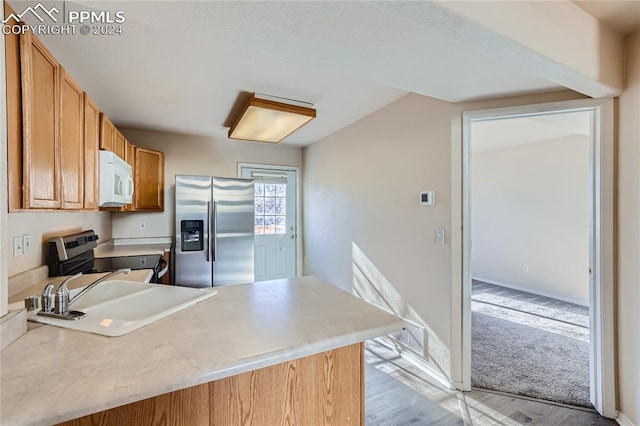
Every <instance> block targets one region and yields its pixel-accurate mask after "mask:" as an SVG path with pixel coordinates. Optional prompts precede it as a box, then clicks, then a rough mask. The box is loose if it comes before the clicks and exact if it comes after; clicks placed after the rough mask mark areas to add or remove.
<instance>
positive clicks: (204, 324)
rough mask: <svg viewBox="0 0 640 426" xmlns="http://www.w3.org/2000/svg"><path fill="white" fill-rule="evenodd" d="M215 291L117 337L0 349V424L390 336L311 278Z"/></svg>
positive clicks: (61, 414) (26, 340) (386, 327)
mask: <svg viewBox="0 0 640 426" xmlns="http://www.w3.org/2000/svg"><path fill="white" fill-rule="evenodd" d="M218 290H219V294H218V295H217V296H216V297H214V298H212V299H208V300H206V301H204V302H201V303H199V304H197V305H195V306H192V307H190V308H188V309H185V310H184V311H181V312H178V313H176V314H174V315H171V316H169V317H167V318H164V319H162V320H160V321H158V322H156V323H154V324H151V325H148V326H146V327H144V328H142V329H140V330H138V331H135V332H133V333H130V334H128V335H125V336H122V337H116V338H109V337H103V336H97V335H93V334H88V333H82V332H77V331H71V330H65V329H61V328H56V327H50V326H43V327H38V328H35V329H33V330H30V331H29V332H27V334H26V335H24V336H23V337H22V338H20V339H19V340H18V341H16V342H15V343H13V344H12V345H11V346H9V347H8V348H7V349H5V350H4V351H3V352H2V353H0V369H1V371H2V375H1V377H0V390H1V394H0V424H3V425H4V424H7V425H22V424H52V423H58V422H62V421H66V420H70V419H73V418H77V417H81V416H85V415H87V414H91V413H94V412H98V411H102V410H106V409H109V408H113V407H117V406H120V405H123V404H128V403H131V402H135V401H139V400H142V399H146V398H150V397H153V396H157V395H161V394H164V393H167V392H172V391H175V390H179V389H184V388H187V387H191V386H196V385H199V384H202V383H207V382H210V381H213V380H217V379H220V378H224V377H228V376H232V375H236V374H240V373H244V372H247V371H251V370H255V369H258V368H263V367H268V366H271V365H275V364H279V363H282V362H285V361H289V360H292V359H296V358H300V357H304V356H308V355H312V354H316V353H319V352H324V351H327V350H331V349H335V348H338V347H342V346H346V345H350V344H353V343H357V342H361V341H364V340H367V339H370V338H373V337H378V336H382V335H386V334H389V333H393V332H396V331H399V330H400V329H402V328H403V327H404V321H402V320H401V319H400V318H398V317H395V316H393V315H390V314H388V313H386V312H384V311H382V310H380V309H377V308H375V307H374V306H372V305H369V304H367V303H365V302H363V301H361V300H359V299H357V298H355V297H354V296H352V295H350V294H349V293H346V292H344V291H342V290H340V289H338V288H336V287H334V286H332V285H330V284H327V283H325V282H324V281H322V280H319V279H318V278H315V277H303V278H298V279H294V280H277V281H268V282H262V283H257V284H246V285H237V286H228V287H219V288H218Z"/></svg>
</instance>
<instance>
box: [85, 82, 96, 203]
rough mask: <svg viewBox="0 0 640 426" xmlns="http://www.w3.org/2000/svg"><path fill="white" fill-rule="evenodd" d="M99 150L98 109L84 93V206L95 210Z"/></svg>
mask: <svg viewBox="0 0 640 426" xmlns="http://www.w3.org/2000/svg"><path fill="white" fill-rule="evenodd" d="M98 151H100V110H99V109H98V107H97V106H96V104H95V103H94V102H93V101H92V100H91V98H90V97H89V95H87V94H86V93H85V94H84V208H85V209H87V210H96V209H97V208H98V197H99V193H100V187H99V182H98V164H99V161H100V160H99V158H98Z"/></svg>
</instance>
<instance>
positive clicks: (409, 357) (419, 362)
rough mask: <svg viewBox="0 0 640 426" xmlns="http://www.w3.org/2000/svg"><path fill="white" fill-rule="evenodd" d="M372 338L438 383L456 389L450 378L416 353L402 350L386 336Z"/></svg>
mask: <svg viewBox="0 0 640 426" xmlns="http://www.w3.org/2000/svg"><path fill="white" fill-rule="evenodd" d="M373 340H375V341H377V342H379V343H381V344H385V345H387V346H388V345H391V346H392V347H393V348H394V349H395V350H396V351H397V352H398V354H399V355H400V356H401V357H402V358H404V359H405V360H406V361H408V362H410V363H411V364H413V365H415V366H416V367H418V368H419V369H420V370H422V372H423V373H425V374H427V375H428V376H429V377H431V378H432V379H434V380H435V381H437V382H438V383H440V384H441V385H442V386H444V387H445V388H447V389H449V390H456V388H455V387H454V386H453V385H452V383H451V380H449V378H448V377H446V376H445V375H444V374H442V373H440V372H439V371H438V370H436V369H435V368H433V367H432V366H430V365H429V363H427V362H426V361H425V360H424V359H422V358H421V357H419V356H418V355H415V354H413V353H411V352H409V351H407V350H403V348H402V347H401V346H400V345H398V344H396V343H395V342H393V341H392V340H391V339H389V338H388V337H385V336H382V337H377V338H375V339H373Z"/></svg>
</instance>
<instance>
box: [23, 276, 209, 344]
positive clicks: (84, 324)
mask: <svg viewBox="0 0 640 426" xmlns="http://www.w3.org/2000/svg"><path fill="white" fill-rule="evenodd" d="M81 290H82V289H76V290H75V292H79V291H81ZM217 293H218V292H217V291H216V290H214V289H213V288H207V289H199V288H189V287H176V286H166V285H158V284H142V283H139V282H130V281H120V280H114V281H105V282H103V283H101V284H99V285H98V286H96V287H95V288H93V289H92V290H91V291H90V292H88V293H87V294H86V295H84V296H82V298H80V299H78V301H77V302H76V303H75V304H74V305H73V309H74V310H78V311H82V312H85V313H86V314H87V315H86V317H85V318H84V319H82V320H79V321H65V320H60V319H55V318H48V317H42V316H39V315H35V313H34V314H31V315H30V317H29V319H30V320H31V321H35V322H39V323H43V324H49V325H54V326H57V327H63V328H68V329H72V330H78V331H86V332H89V333H95V334H101V335H103V336H112V337H115V336H122V335H124V334H127V333H130V332H132V331H134V330H137V329H139V328H141V327H144V326H145V325H148V324H151V323H153V322H155V321H158V320H159V319H162V318H164V317H166V316H168V315H171V314H174V313H176V312H178V311H181V310H182V309H185V308H187V307H189V306H191V305H194V304H196V303H198V302H200V301H202V300H205V299H208V298H210V297H213V296H215V295H216V294H217ZM71 296H72V297H73V293H72V295H71Z"/></svg>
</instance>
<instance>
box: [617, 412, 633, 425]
mask: <svg viewBox="0 0 640 426" xmlns="http://www.w3.org/2000/svg"><path fill="white" fill-rule="evenodd" d="M616 422H618V424H619V425H622V426H635V425H634V424H633V422H632V421H631V420H630V419H629V417H627V416H625V415H624V414H622V413H621V412H620V411H618V417H616Z"/></svg>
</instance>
